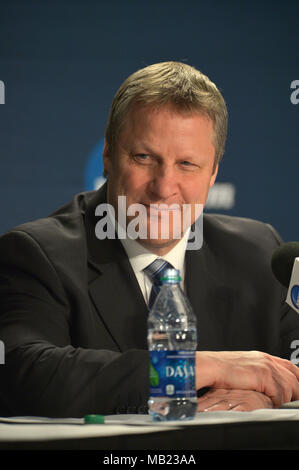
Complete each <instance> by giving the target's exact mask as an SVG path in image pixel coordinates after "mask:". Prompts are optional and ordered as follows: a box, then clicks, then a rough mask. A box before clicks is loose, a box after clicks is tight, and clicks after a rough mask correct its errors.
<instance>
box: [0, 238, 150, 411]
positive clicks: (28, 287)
mask: <svg viewBox="0 0 299 470" xmlns="http://www.w3.org/2000/svg"><path fill="white" fill-rule="evenodd" d="M0 340H1V341H2V342H3V343H4V348H5V364H2V365H0V383H1V387H0V414H1V415H2V416H5V415H6V416H8V415H39V416H50V417H81V416H84V415H85V414H88V413H103V414H109V413H127V412H134V413H138V412H141V413H142V412H146V405H147V399H148V387H149V384H148V381H149V380H148V352H147V351H142V350H129V351H127V352H124V353H120V352H116V351H109V350H97V349H85V348H81V347H74V346H72V341H71V315H70V302H69V300H68V299H67V296H66V294H65V292H64V289H63V286H62V284H61V281H60V279H59V277H58V276H57V273H56V271H55V269H54V267H53V266H52V264H51V262H50V260H49V259H48V258H47V256H46V255H45V253H44V251H43V250H42V248H41V247H40V246H39V244H38V243H37V242H36V241H35V240H34V239H33V238H32V237H31V236H30V235H28V234H27V233H25V232H22V231H17V230H15V231H11V232H8V233H7V234H5V235H3V236H2V237H1V238H0Z"/></svg>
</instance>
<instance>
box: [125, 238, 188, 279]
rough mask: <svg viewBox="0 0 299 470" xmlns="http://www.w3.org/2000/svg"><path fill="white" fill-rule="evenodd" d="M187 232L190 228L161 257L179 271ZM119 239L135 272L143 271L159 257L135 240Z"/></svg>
mask: <svg viewBox="0 0 299 470" xmlns="http://www.w3.org/2000/svg"><path fill="white" fill-rule="evenodd" d="M189 232H190V229H188V230H187V231H186V232H185V234H184V236H183V238H181V240H180V241H179V242H178V243H177V244H176V245H175V246H174V248H172V249H171V250H170V251H169V252H168V253H166V254H165V255H164V256H163V257H162V258H163V259H164V260H166V261H168V262H169V263H171V264H172V266H173V267H174V268H175V269H179V271H180V272H181V273H182V272H183V270H184V262H185V251H186V246H187V243H188V238H189ZM120 241H121V243H122V245H123V247H124V249H125V251H126V253H127V255H128V258H129V260H130V263H131V265H132V268H133V270H134V271H135V272H141V271H143V269H144V268H146V267H147V266H148V265H149V264H150V263H152V262H153V261H154V260H155V259H157V258H160V256H158V255H156V254H155V253H152V252H150V251H149V250H147V249H146V248H145V247H144V246H142V245H141V244H140V243H138V242H137V241H136V240H132V239H131V238H125V239H120Z"/></svg>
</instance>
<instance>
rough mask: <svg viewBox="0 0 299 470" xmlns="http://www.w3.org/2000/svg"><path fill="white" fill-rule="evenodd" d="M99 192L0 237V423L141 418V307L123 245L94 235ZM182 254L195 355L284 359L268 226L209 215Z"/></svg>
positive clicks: (285, 328) (292, 331) (285, 329)
mask: <svg viewBox="0 0 299 470" xmlns="http://www.w3.org/2000/svg"><path fill="white" fill-rule="evenodd" d="M104 200H105V187H104V188H102V189H101V190H99V191H97V192H95V191H91V192H87V193H81V194H79V195H77V196H76V197H75V198H74V199H73V201H72V202H71V203H70V204H67V205H66V206H64V207H63V208H61V209H59V210H58V211H57V212H55V213H54V214H52V215H51V216H50V217H47V218H44V219H40V220H37V221H35V222H31V223H27V224H24V225H22V226H19V227H16V228H14V229H13V230H11V231H9V232H8V233H6V234H4V235H3V236H2V237H0V340H2V341H3V342H4V344H5V365H0V415H2V416H3V415H28V414H29V415H43V416H73V417H77V416H83V415H84V414H87V413H105V414H108V413H126V412H135V413H136V412H145V411H146V405H147V399H148V389H149V379H148V351H147V307H146V304H145V302H144V299H143V296H142V293H141V291H140V289H139V285H138V283H137V280H136V278H135V275H134V273H133V271H132V269H131V265H130V263H129V260H128V258H127V256H126V254H125V252H124V250H123V248H122V245H121V243H120V242H119V241H118V240H108V239H106V240H101V241H100V240H98V239H97V238H96V236H95V224H96V221H97V220H98V218H97V217H95V207H96V206H97V205H98V204H99V203H100V202H104ZM203 227H204V244H203V247H202V248H201V249H200V250H198V251H187V252H186V282H187V293H188V296H189V299H190V301H191V304H192V305H193V308H194V311H195V313H196V316H197V319H198V349H199V350H252V349H255V350H262V351H266V352H268V353H270V354H275V355H280V356H282V357H285V358H288V359H290V355H291V352H292V349H291V341H292V340H293V339H298V338H299V317H298V316H297V315H296V314H295V312H293V311H292V310H291V309H289V308H288V306H287V305H286V304H285V302H284V300H285V295H286V292H285V290H284V289H283V288H282V287H281V286H280V285H279V283H278V282H277V281H276V280H275V278H274V277H273V275H272V273H271V269H270V259H271V255H272V252H273V250H274V249H275V248H276V247H277V246H278V244H279V243H280V240H279V237H278V235H277V234H276V232H275V231H274V230H273V228H271V227H270V226H269V225H265V224H263V223H260V222H257V221H253V220H246V219H240V218H233V217H228V216H224V215H205V216H204V223H203Z"/></svg>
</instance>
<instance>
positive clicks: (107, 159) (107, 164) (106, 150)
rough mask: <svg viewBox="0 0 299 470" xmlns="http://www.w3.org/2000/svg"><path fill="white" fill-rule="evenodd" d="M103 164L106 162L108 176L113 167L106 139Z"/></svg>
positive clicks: (105, 172)
mask: <svg viewBox="0 0 299 470" xmlns="http://www.w3.org/2000/svg"><path fill="white" fill-rule="evenodd" d="M103 162H104V175H106V176H107V175H108V174H109V170H110V167H111V159H110V154H109V147H108V143H107V140H106V139H105V142H104V150H103Z"/></svg>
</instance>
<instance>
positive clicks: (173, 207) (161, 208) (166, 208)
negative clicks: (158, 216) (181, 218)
mask: <svg viewBox="0 0 299 470" xmlns="http://www.w3.org/2000/svg"><path fill="white" fill-rule="evenodd" d="M141 204H142V205H143V206H145V207H146V209H147V211H152V212H154V213H155V212H164V213H165V212H174V211H180V210H181V206H180V204H175V203H172V204H165V203H162V202H161V203H159V204H157V203H155V204H147V203H141Z"/></svg>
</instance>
